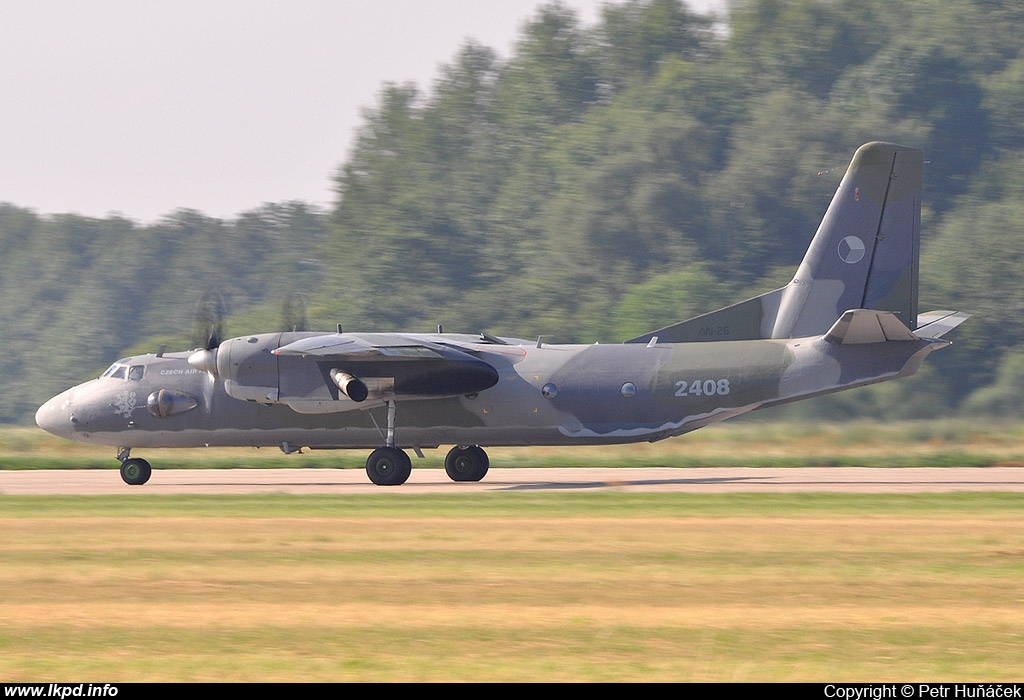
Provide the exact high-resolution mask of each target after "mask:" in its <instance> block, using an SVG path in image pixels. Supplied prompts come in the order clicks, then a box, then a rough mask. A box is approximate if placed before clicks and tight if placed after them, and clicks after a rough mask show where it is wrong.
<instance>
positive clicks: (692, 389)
mask: <svg viewBox="0 0 1024 700" xmlns="http://www.w3.org/2000/svg"><path fill="white" fill-rule="evenodd" d="M728 393H729V380H728V379H694V380H693V381H692V382H688V381H686V380H685V379H684V380H680V381H678V382H676V396H725V395H727V394H728Z"/></svg>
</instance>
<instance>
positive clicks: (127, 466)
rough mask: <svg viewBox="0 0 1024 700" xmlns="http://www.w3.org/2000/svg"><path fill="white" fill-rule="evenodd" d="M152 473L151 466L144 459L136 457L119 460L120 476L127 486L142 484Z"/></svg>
mask: <svg viewBox="0 0 1024 700" xmlns="http://www.w3.org/2000/svg"><path fill="white" fill-rule="evenodd" d="M152 474H153V468H152V467H150V466H149V462H147V461H146V460H144V459H139V458H137V457H136V458H133V459H126V460H125V461H123V462H121V478H122V479H124V483H126V484H128V485H129V486H142V485H143V484H144V483H146V482H147V481H149V477H150V476H151V475H152Z"/></svg>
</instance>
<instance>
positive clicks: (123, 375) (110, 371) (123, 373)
mask: <svg viewBox="0 0 1024 700" xmlns="http://www.w3.org/2000/svg"><path fill="white" fill-rule="evenodd" d="M145 374H146V366H145V365H130V366H129V365H125V364H121V363H120V362H115V363H114V364H112V365H110V367H108V368H107V371H106V372H104V373H103V374H102V375H101V376H104V377H109V378H110V379H127V380H129V381H132V382H138V381H141V380H142V377H143V376H145Z"/></svg>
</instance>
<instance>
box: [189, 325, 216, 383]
mask: <svg viewBox="0 0 1024 700" xmlns="http://www.w3.org/2000/svg"><path fill="white" fill-rule="evenodd" d="M219 347H220V341H219V340H218V339H217V334H216V333H211V334H210V337H209V338H208V339H207V341H206V347H204V348H202V349H201V350H196V351H195V352H193V353H192V354H191V355H189V356H188V363H189V364H190V365H192V366H193V367H195V368H196V369H199V370H202V371H204V372H206V373H207V374H209V375H210V376H211V377H216V376H217V349H218V348H219Z"/></svg>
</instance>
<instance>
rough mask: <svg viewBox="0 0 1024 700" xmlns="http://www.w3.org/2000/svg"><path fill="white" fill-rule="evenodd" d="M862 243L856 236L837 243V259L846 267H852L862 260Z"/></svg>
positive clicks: (863, 250)
mask: <svg viewBox="0 0 1024 700" xmlns="http://www.w3.org/2000/svg"><path fill="white" fill-rule="evenodd" d="M864 252H865V247H864V241H862V240H861V239H859V238H857V237H856V236H847V237H846V238H844V239H843V240H841V241H839V259H840V260H842V261H843V262H844V263H846V264H847V265H853V264H854V263H858V262H860V261H861V260H863V259H864Z"/></svg>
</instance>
